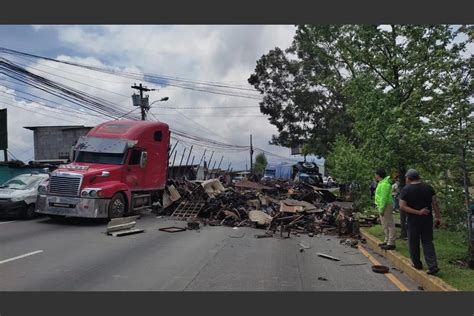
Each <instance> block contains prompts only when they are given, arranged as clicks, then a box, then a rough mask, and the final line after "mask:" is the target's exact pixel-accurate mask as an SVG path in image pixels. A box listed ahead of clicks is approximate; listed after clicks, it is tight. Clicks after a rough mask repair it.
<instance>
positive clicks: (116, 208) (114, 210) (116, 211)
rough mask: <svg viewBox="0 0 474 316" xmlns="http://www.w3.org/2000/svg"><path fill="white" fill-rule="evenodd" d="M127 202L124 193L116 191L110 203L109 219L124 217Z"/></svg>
mask: <svg viewBox="0 0 474 316" xmlns="http://www.w3.org/2000/svg"><path fill="white" fill-rule="evenodd" d="M125 209H126V204H125V199H124V197H123V194H121V193H115V194H114V196H113V197H112V199H111V200H110V204H109V219H112V218H119V217H123V215H124V214H125Z"/></svg>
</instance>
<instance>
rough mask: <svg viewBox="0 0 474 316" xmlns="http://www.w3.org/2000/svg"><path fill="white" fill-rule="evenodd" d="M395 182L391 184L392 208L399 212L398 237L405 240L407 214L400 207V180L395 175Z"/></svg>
mask: <svg viewBox="0 0 474 316" xmlns="http://www.w3.org/2000/svg"><path fill="white" fill-rule="evenodd" d="M396 179H397V180H396V181H395V183H394V184H393V185H392V198H393V208H394V209H395V210H398V211H399V212H400V237H398V238H399V239H403V240H407V239H408V238H407V218H406V217H407V215H406V213H405V212H404V211H402V210H401V209H400V180H399V179H398V176H397V177H396Z"/></svg>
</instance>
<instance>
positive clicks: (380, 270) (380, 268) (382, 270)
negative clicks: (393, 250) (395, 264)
mask: <svg viewBox="0 0 474 316" xmlns="http://www.w3.org/2000/svg"><path fill="white" fill-rule="evenodd" d="M372 271H374V272H375V273H388V272H389V271H390V268H389V267H386V266H382V265H373V266H372Z"/></svg>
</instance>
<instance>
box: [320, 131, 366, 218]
mask: <svg viewBox="0 0 474 316" xmlns="http://www.w3.org/2000/svg"><path fill="white" fill-rule="evenodd" d="M327 167H328V169H329V170H330V173H331V175H333V176H334V177H335V178H336V179H337V181H338V182H339V183H345V184H350V187H351V190H350V193H351V199H352V200H353V201H355V203H356V205H357V206H358V207H359V208H360V209H364V208H366V207H368V206H371V205H373V202H372V199H371V197H370V189H369V185H370V183H371V181H372V179H373V170H372V168H371V162H370V161H369V160H368V159H367V156H366V155H365V154H364V152H362V151H361V150H359V149H357V148H356V147H355V146H354V145H353V144H351V143H350V142H349V141H348V139H347V138H346V137H344V136H338V137H337V138H336V140H335V142H334V144H333V146H332V148H331V150H330V151H329V153H328V156H327Z"/></svg>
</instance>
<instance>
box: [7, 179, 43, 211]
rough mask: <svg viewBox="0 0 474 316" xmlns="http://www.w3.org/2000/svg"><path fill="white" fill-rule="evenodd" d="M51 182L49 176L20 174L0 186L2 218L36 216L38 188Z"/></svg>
mask: <svg viewBox="0 0 474 316" xmlns="http://www.w3.org/2000/svg"><path fill="white" fill-rule="evenodd" d="M48 180H49V175H48V174H42V173H28V174H20V175H18V176H16V177H14V178H12V179H10V180H8V181H7V182H5V183H3V184H2V185H0V217H12V216H23V217H25V218H33V217H34V216H35V214H36V213H35V203H36V198H37V196H38V187H39V186H40V185H44V184H45V183H46V182H47V181H48Z"/></svg>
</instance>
